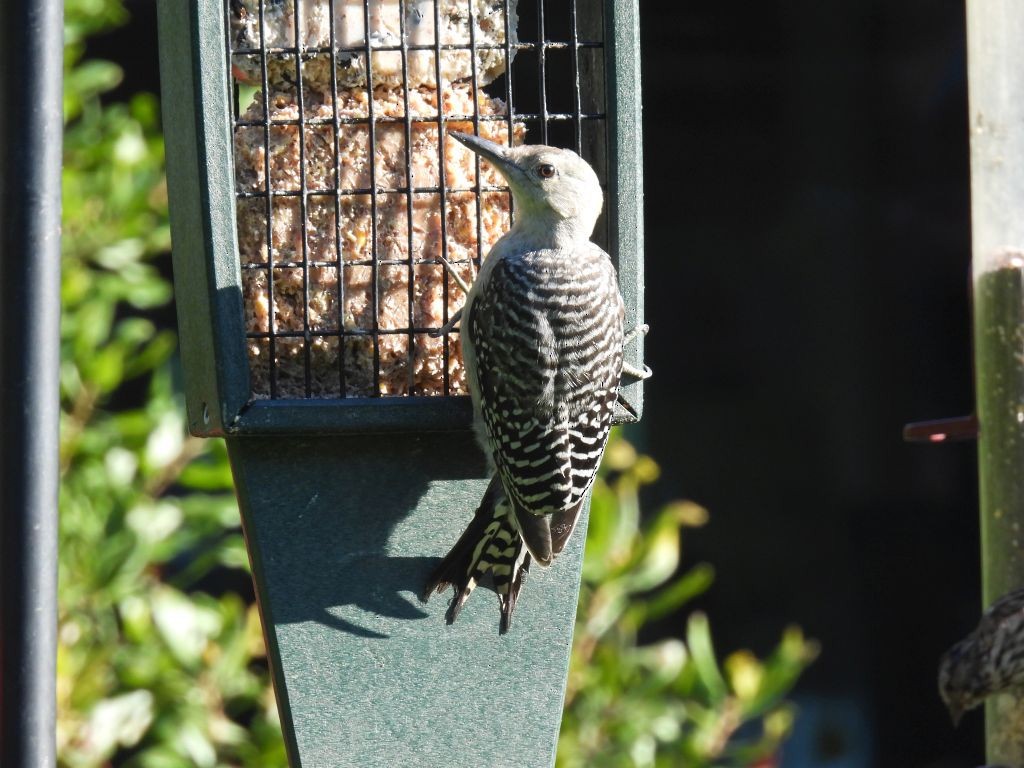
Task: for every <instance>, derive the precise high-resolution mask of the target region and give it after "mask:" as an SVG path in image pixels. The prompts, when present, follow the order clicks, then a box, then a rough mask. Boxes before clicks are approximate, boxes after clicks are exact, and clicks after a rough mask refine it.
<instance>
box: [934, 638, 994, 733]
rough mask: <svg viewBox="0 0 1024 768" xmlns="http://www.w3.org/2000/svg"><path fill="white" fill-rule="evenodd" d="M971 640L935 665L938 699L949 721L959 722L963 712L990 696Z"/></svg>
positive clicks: (966, 640) (947, 652)
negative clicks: (937, 674) (945, 709)
mask: <svg viewBox="0 0 1024 768" xmlns="http://www.w3.org/2000/svg"><path fill="white" fill-rule="evenodd" d="M974 645H975V642H974V638H973V636H971V637H968V638H966V639H965V640H961V641H960V642H959V643H957V644H956V645H954V646H953V647H952V648H950V649H949V650H948V651H946V653H945V654H944V655H943V656H942V661H940V662H939V695H940V696H942V700H943V701H944V702H945V704H946V708H947V709H948V710H949V715H950V717H952V718H953V725H957V724H959V722H960V718H961V717H963V714H964V712H966V711H967V710H969V709H973V708H974V707H976V706H978V705H979V704H981V702H982V701H984V700H985V696H986V695H987V694H988V693H990V692H991V691H990V690H989V688H990V685H989V684H988V678H987V676H986V675H985V670H984V665H983V664H981V663H980V662H979V659H978V657H977V654H976V653H975V648H974Z"/></svg>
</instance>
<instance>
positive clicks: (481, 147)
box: [450, 131, 518, 178]
mask: <svg viewBox="0 0 1024 768" xmlns="http://www.w3.org/2000/svg"><path fill="white" fill-rule="evenodd" d="M450 134H451V136H452V138H454V139H455V140H456V141H458V142H459V143H460V144H464V145H465V146H467V147H469V149H471V150H473V151H474V152H476V153H477V154H478V155H480V157H482V158H484V159H485V160H488V161H490V163H491V164H492V165H493V166H494V167H495V168H497V169H498V170H499V171H500V172H501V173H502V175H503V176H505V178H508V175H509V174H510V173H514V172H515V171H517V170H518V167H517V166H516V164H515V162H514V161H513V160H512V158H511V157H509V149H508V147H506V146H504V145H502V144H495V143H494V142H493V141H488V140H487V139H481V138H480V137H479V136H474V135H473V134H471V133H459V132H458V131H450Z"/></svg>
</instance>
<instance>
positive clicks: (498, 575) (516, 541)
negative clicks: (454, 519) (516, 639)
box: [423, 477, 530, 634]
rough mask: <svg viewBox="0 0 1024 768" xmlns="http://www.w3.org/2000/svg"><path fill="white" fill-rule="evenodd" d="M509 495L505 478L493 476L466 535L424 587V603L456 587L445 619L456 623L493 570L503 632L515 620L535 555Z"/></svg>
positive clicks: (464, 534) (491, 576) (493, 583)
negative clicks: (526, 543)
mask: <svg viewBox="0 0 1024 768" xmlns="http://www.w3.org/2000/svg"><path fill="white" fill-rule="evenodd" d="M512 514H513V513H512V508H511V506H510V505H509V503H508V501H507V500H506V499H505V494H504V491H503V490H502V488H501V481H500V480H499V479H498V478H497V477H494V478H492V480H491V484H490V485H489V486H488V487H487V492H486V493H485V494H484V498H483V500H482V501H481V502H480V506H479V507H477V510H476V514H475V515H474V516H473V519H472V520H471V521H470V523H469V525H468V526H467V528H466V530H465V531H464V532H463V534H462V536H460V537H459V540H458V541H457V542H456V543H455V546H454V547H452V549H451V551H450V552H449V553H448V554H447V555H446V556H445V558H444V560H442V561H441V563H440V564H439V565H438V566H437V568H435V569H434V572H433V573H432V574H431V575H430V578H429V579H428V580H427V584H426V587H425V588H424V590H423V600H424V602H425V601H426V600H427V599H429V598H430V596H431V594H433V593H435V592H442V591H444V589H445V587H448V586H451V587H453V588H454V589H455V596H454V597H453V598H452V601H451V603H450V604H449V606H448V612H447V614H446V618H447V621H448V623H449V624H451V623H452V622H454V621H455V620H456V619H457V618H458V616H459V613H460V612H461V611H462V607H463V606H464V605H465V604H466V601H467V600H468V599H469V596H470V595H471V594H472V592H473V590H474V589H475V588H476V586H477V585H478V584H479V583H480V582H481V581H483V580H485V579H486V578H487V576H488V574H489V575H490V578H491V584H492V585H493V588H494V591H495V592H496V593H497V594H498V602H499V605H500V608H501V624H500V628H499V631H500V632H501V633H502V634H504V633H505V632H507V631H508V629H509V627H510V626H511V622H512V611H513V610H515V607H516V601H517V600H518V598H519V591H520V589H521V588H522V585H523V575H524V574H525V573H526V571H528V570H529V567H530V554H529V552H528V551H527V550H526V547H525V546H524V544H523V539H522V537H521V536H520V535H519V531H518V530H517V528H516V525H515V523H514V521H513V520H512Z"/></svg>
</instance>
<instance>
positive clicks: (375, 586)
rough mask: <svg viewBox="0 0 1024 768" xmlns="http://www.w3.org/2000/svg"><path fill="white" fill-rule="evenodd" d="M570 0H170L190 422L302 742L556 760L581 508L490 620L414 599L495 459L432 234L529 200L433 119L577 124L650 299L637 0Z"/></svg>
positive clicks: (163, 28)
mask: <svg viewBox="0 0 1024 768" xmlns="http://www.w3.org/2000/svg"><path fill="white" fill-rule="evenodd" d="M564 5H565V6H566V8H565V9H564V10H563V11H560V12H559V14H560V15H559V16H558V18H554V17H553V13H554V11H552V10H551V8H550V6H548V7H547V11H548V12H547V18H546V17H545V6H546V4H545V3H543V2H540V1H539V0H519V2H518V3H517V2H515V0H473V2H470V0H402V1H401V2H399V0H365V2H364V3H363V4H362V5H361V6H360V4H359V3H356V2H353V1H352V0H160V2H159V14H160V15H159V23H160V57H161V76H162V90H163V112H164V131H165V136H166V144H167V161H168V163H167V164H168V187H169V194H170V199H171V215H172V234H173V238H174V277H175V290H176V298H177V304H178V319H179V330H180V336H181V354H182V361H183V367H184V370H185V386H186V392H185V394H186V402H187V407H188V421H189V427H190V430H191V431H192V433H193V434H196V435H202V436H223V437H224V438H226V440H227V444H228V451H229V454H230V457H231V464H232V468H233V471H234V477H235V483H236V487H237V493H238V500H239V506H240V508H241V514H242V523H243V527H244V530H245V534H246V540H247V543H248V548H249V555H250V559H251V562H252V566H253V573H254V579H255V583H256V594H257V598H258V601H259V606H260V611H261V615H262V617H263V625H264V632H265V635H266V639H267V645H268V650H269V654H270V662H271V667H272V671H273V677H274V683H275V690H276V694H277V701H278V705H279V708H280V711H281V719H282V724H283V727H284V733H285V740H286V743H287V747H288V754H289V760H290V764H291V766H292V768H298V767H299V766H303V768H337V767H339V766H394V765H403V766H506V765H507V766H513V765H514V766H543V765H551V764H552V763H553V761H554V754H555V745H556V741H557V736H558V728H559V723H560V720H561V711H562V701H563V695H564V689H565V682H566V674H567V667H568V660H569V650H570V645H571V641H572V628H573V622H574V618H575V613H576V602H577V595H578V587H579V578H580V567H581V560H582V552H583V543H584V537H585V530H586V529H585V520H584V521H583V522H582V523H581V525H580V528H581V530H580V531H579V532H577V533H576V534H575V535H574V536H573V538H572V540H571V541H570V543H569V545H568V547H567V548H566V550H565V551H564V552H563V553H562V555H560V557H559V558H558V559H557V560H556V561H555V563H554V564H553V565H552V566H551V567H550V568H547V569H545V568H534V569H533V570H531V572H530V574H529V576H528V577H527V584H526V586H525V587H524V590H523V596H522V598H521V599H520V602H519V605H518V607H517V609H516V613H515V618H514V622H513V626H512V628H511V631H510V632H508V633H507V634H505V635H499V633H498V607H497V599H496V598H495V597H494V595H493V594H490V593H487V592H485V591H483V590H481V591H480V592H481V593H480V594H477V595H474V596H473V597H472V598H471V599H470V600H469V602H468V603H467V604H466V607H465V609H464V610H463V612H462V613H461V615H460V616H459V619H458V621H456V622H455V623H454V624H452V625H446V623H445V619H444V615H445V610H446V608H447V603H448V600H449V599H450V594H446V595H439V596H437V597H435V598H434V599H433V600H431V601H430V602H429V603H427V604H423V603H421V602H419V600H417V597H418V595H419V594H420V592H421V590H422V588H423V586H424V583H425V581H426V579H427V577H428V575H429V574H430V572H431V570H432V569H433V567H434V566H436V564H437V563H438V562H439V559H440V558H441V557H442V556H443V555H444V554H446V552H447V551H448V549H449V548H450V547H451V546H452V544H453V543H454V542H455V541H456V539H457V538H458V536H459V534H460V533H461V532H462V530H463V529H464V528H465V526H466V524H467V523H468V522H469V520H470V518H471V517H472V515H473V512H474V510H475V509H476V507H477V505H478V504H479V503H480V500H481V497H482V496H483V494H484V490H485V488H486V487H487V479H486V467H485V462H484V457H483V454H482V452H481V451H480V449H479V447H478V446H477V445H476V442H475V440H474V438H473V434H472V431H471V420H472V413H471V406H470V402H469V398H468V397H467V396H466V395H465V388H464V384H462V383H461V378H460V377H461V368H460V365H461V362H460V360H461V358H460V357H459V351H458V341H457V339H456V338H455V337H448V338H445V339H435V338H432V337H430V336H429V331H430V330H432V329H435V328H437V327H440V325H441V324H442V322H443V321H445V320H447V319H448V318H449V316H450V314H451V313H452V312H453V311H454V310H455V309H456V308H457V307H458V305H459V304H460V303H461V293H460V292H457V289H456V288H455V283H454V282H453V281H451V280H449V279H448V278H447V277H446V275H445V273H444V271H443V268H442V267H441V266H440V264H439V258H438V257H440V256H446V257H447V258H448V259H449V260H451V261H452V262H454V263H455V264H456V265H457V268H459V267H458V265H460V264H461V265H463V269H464V271H465V273H466V275H467V277H470V278H471V277H472V274H473V273H472V271H471V268H472V265H471V264H470V260H471V259H472V260H478V259H479V257H480V256H481V255H486V252H487V249H488V248H489V243H490V242H492V241H493V239H494V238H495V237H496V236H497V235H498V234H499V232H498V231H497V230H498V229H503V228H504V227H507V224H508V217H509V216H510V215H511V216H514V215H515V212H514V211H509V210H508V208H509V201H508V195H507V191H506V190H505V189H503V188H502V187H500V185H499V183H498V182H496V181H494V179H492V177H489V176H487V173H489V171H487V172H485V173H481V170H480V165H479V161H473V160H471V159H468V160H467V159H465V158H466V157H469V156H468V155H466V156H465V157H463V158H462V159H459V157H458V156H456V154H454V153H455V152H456V150H453V149H452V146H453V145H454V143H455V142H453V141H444V140H443V139H442V140H439V138H438V137H439V136H441V137H443V136H444V135H445V134H446V133H447V131H448V130H449V129H452V130H462V131H471V132H476V133H479V134H480V135H484V136H488V137H490V138H493V139H494V140H497V141H507V140H508V138H509V134H510V133H511V134H513V139H514V141H515V143H549V144H555V145H560V146H569V147H573V148H575V149H576V150H577V151H579V152H580V153H581V154H582V155H583V156H584V157H585V158H586V159H587V160H589V161H590V162H591V164H592V165H594V167H595V169H596V170H597V172H598V175H599V176H600V177H601V179H602V181H603V182H604V183H605V184H606V190H607V191H606V205H605V210H606V215H605V217H604V219H603V223H599V225H598V231H597V232H596V233H595V240H596V241H597V242H599V243H601V244H603V245H604V246H606V248H607V249H608V250H609V252H610V253H611V254H612V256H613V258H614V259H615V261H616V264H617V266H618V269H619V276H620V283H621V288H622V293H623V296H624V297H625V299H626V304H627V314H628V317H627V327H632V326H633V325H635V324H636V323H638V322H640V321H641V319H642V311H643V308H642V295H643V273H642V264H643V259H642V247H643V237H642V220H641V212H642V200H641V167H642V158H641V149H640V88H639V73H640V67H639V25H638V8H637V0H614V1H612V0H566V2H565V4H564ZM517 6H518V7H517ZM467 7H468V8H469V13H468V15H467V14H466V12H465V11H466V8H467ZM460 9H461V10H460ZM460 19H461V21H460ZM458 24H462V25H464V29H461V28H460V27H458ZM366 30H370V34H367V32H366ZM434 30H441V34H439V35H435V34H434ZM463 33H464V34H463ZM463 70H464V71H463ZM368 83H371V84H372V85H373V86H375V87H373V88H369V87H368V85H367V84H368ZM437 83H441V84H442V88H443V94H438V93H437ZM438 104H442V105H443V106H442V108H441V109H438V106H437V105H438ZM439 112H440V114H438V113H439ZM425 147H426V149H424V148H425ZM422 153H426V154H422ZM396 157H397V160H396ZM460 163H461V165H460ZM474 163H475V167H474ZM438 169H443V171H440V172H439V170H438ZM485 170H486V169H485ZM495 178H496V177H495ZM492 230H494V231H492ZM476 263H477V264H478V263H479V262H478V261H476ZM396 318H397V320H396ZM642 343H643V342H642V338H638V339H637V340H635V341H634V342H632V343H631V345H630V347H629V348H628V349H627V360H628V361H629V362H631V363H632V364H634V365H636V366H640V365H641V364H642ZM620 402H622V403H623V408H622V409H621V412H620V414H619V420H620V421H629V420H635V419H636V418H638V417H639V414H640V412H641V407H642V391H641V384H640V383H632V384H629V385H628V386H624V387H623V388H622V390H621V395H620Z"/></svg>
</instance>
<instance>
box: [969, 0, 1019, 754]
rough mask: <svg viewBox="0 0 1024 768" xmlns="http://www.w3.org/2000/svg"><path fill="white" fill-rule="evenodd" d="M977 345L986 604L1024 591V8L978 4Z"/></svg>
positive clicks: (993, 704)
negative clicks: (1022, 589)
mask: <svg viewBox="0 0 1024 768" xmlns="http://www.w3.org/2000/svg"><path fill="white" fill-rule="evenodd" d="M967 33H968V65H969V74H970V129H971V209H972V224H973V241H974V242H973V252H974V259H973V264H974V266H973V272H974V328H975V330H974V344H975V368H976V376H977V411H978V422H979V425H980V437H979V443H978V468H979V487H980V493H981V539H982V564H983V565H982V567H983V589H984V600H985V605H990V604H991V603H993V602H994V601H995V600H997V599H998V598H1000V597H1001V596H1002V595H1004V594H1005V593H1007V592H1009V591H1011V590H1014V589H1019V588H1020V587H1024V549H1022V546H1024V530H1022V528H1024V215H1022V212H1024V98H1022V94H1024V48H1022V46H1021V41H1022V40H1024V7H1022V6H1020V4H1019V3H1017V2H1016V0H984V2H982V1H981V0H968V3H967ZM986 713H987V717H986V726H987V727H986V731H987V744H988V761H989V762H990V763H993V764H1004V765H1024V695H1022V694H1021V692H1019V691H1017V692H1010V693H1004V694H1001V695H999V696H995V697H993V698H992V699H990V700H989V703H988V706H987V710H986Z"/></svg>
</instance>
